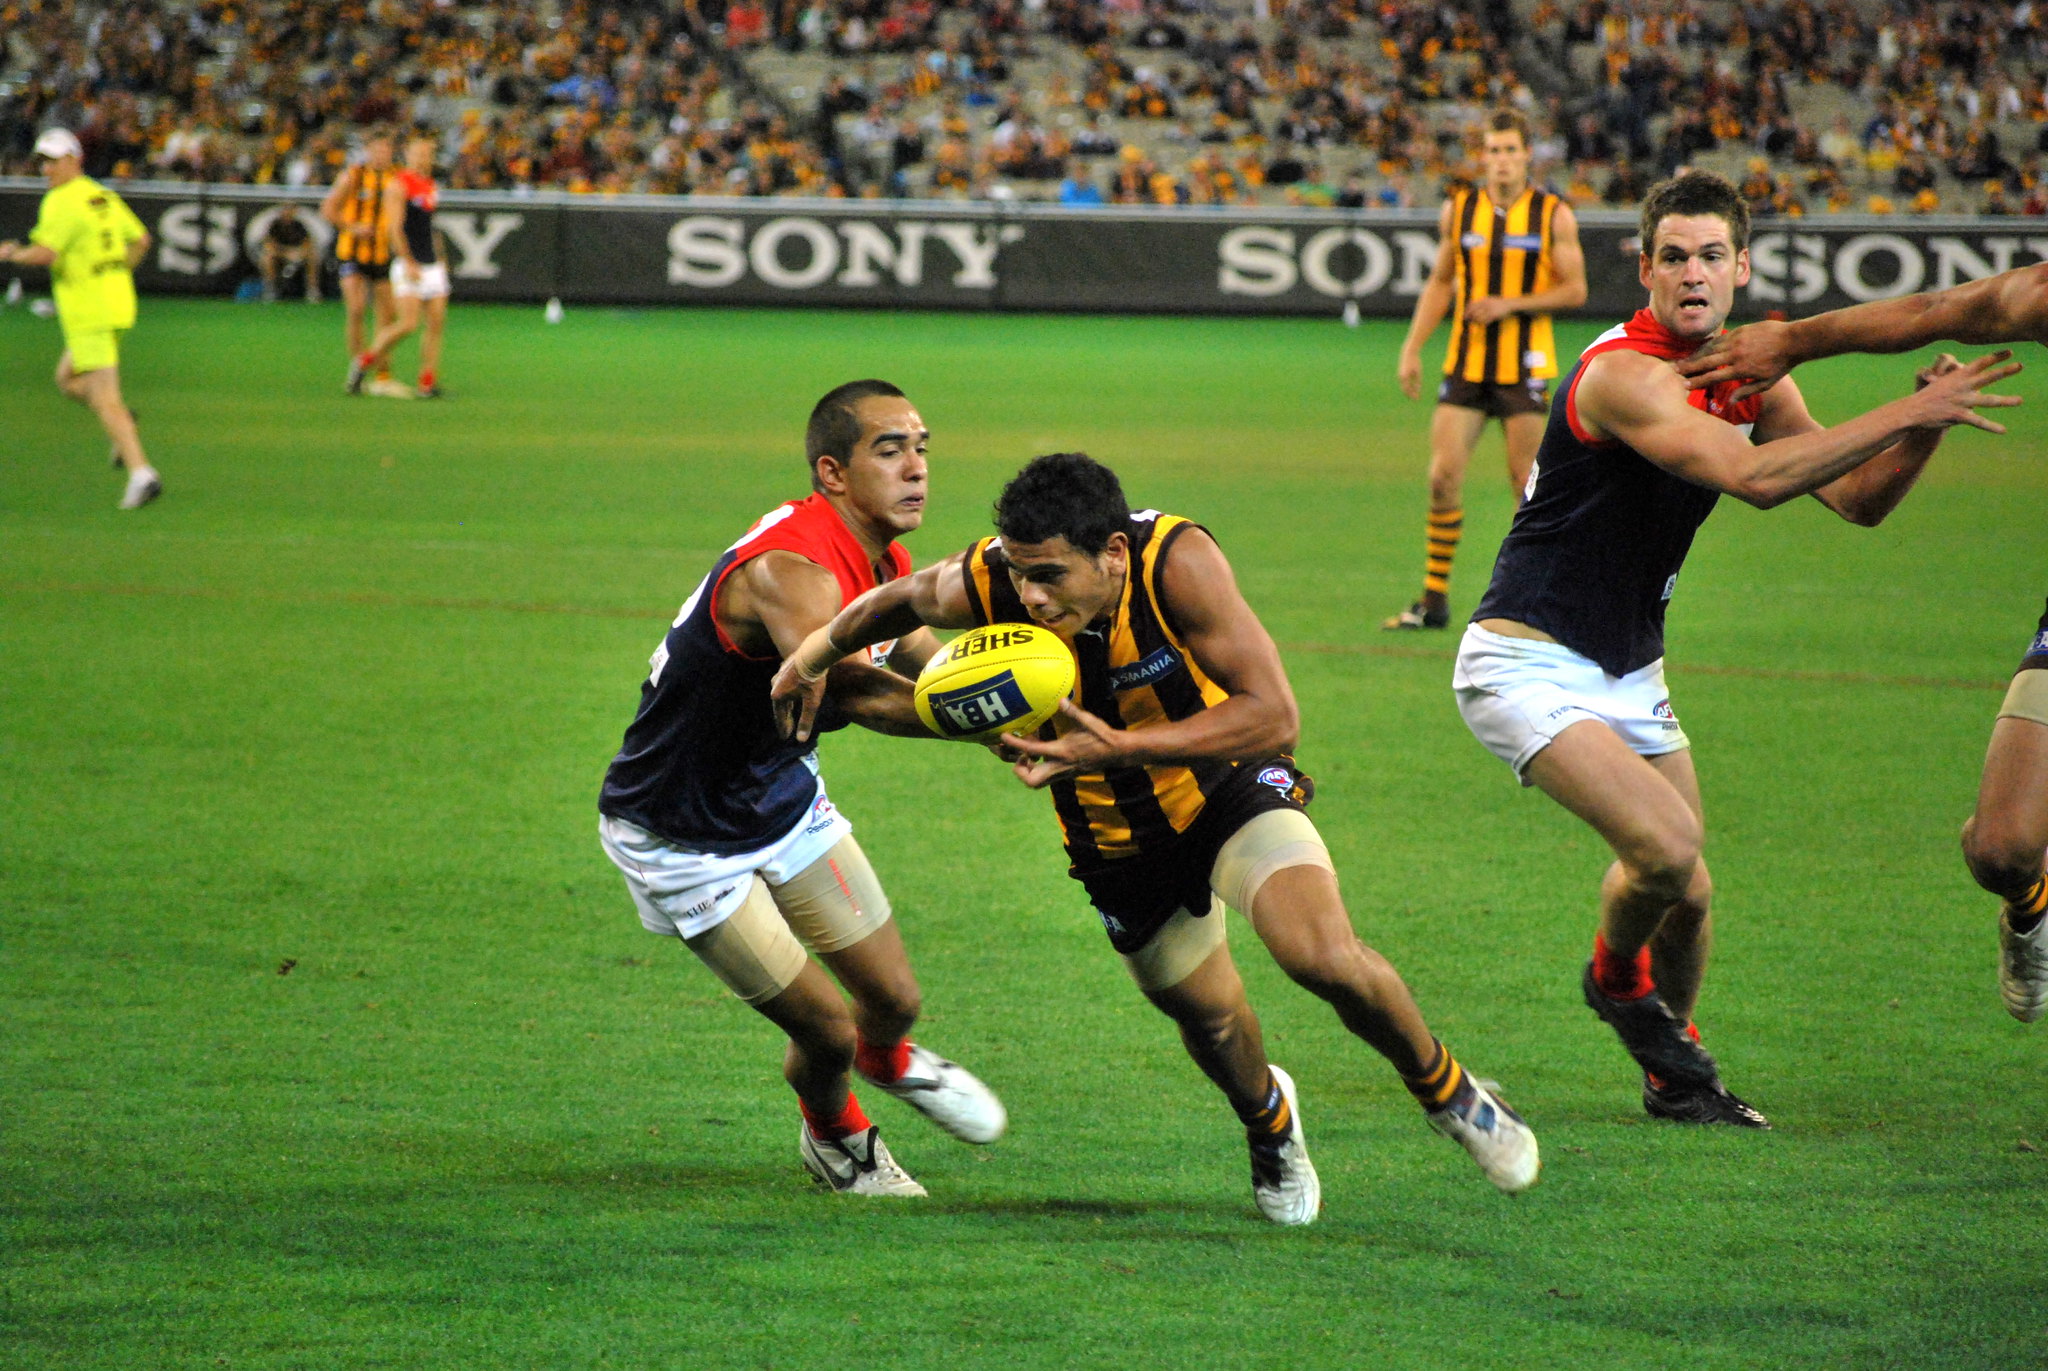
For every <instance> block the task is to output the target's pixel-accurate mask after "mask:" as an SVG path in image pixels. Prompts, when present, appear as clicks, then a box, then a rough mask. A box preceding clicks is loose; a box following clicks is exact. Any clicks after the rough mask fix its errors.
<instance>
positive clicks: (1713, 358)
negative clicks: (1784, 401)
mask: <svg viewBox="0 0 2048 1371" xmlns="http://www.w3.org/2000/svg"><path fill="white" fill-rule="evenodd" d="M1791 342H1792V326H1791V325H1790V324H1786V323H1780V322H1779V321H1777V320H1775V319H1760V320H1758V321H1757V322H1756V323H1754V324H1744V325H1743V326H1742V327H1741V328H1739V329H1736V330H1735V331H1734V332H1733V333H1724V334H1722V335H1721V336H1720V337H1718V338H1716V339H1714V340H1713V341H1712V342H1711V343H1708V344H1707V345H1706V346H1705V347H1703V348H1701V349H1700V350H1699V351H1698V352H1695V353H1694V354H1693V355H1692V356H1690V357H1687V358H1683V359H1682V360H1680V362H1679V363H1678V374H1679V375H1680V376H1683V377H1684V378H1685V383H1686V385H1688V386H1690V387H1691V388H1692V389H1694V390H1705V389H1706V388H1707V387H1708V386H1712V385H1719V384H1720V383H1721V382H1723V381H1741V382H1742V383H1743V384H1742V385H1741V386H1740V387H1738V388H1737V389H1736V392H1735V395H1734V397H1733V398H1735V399H1737V400H1741V399H1744V398H1746V397H1748V396H1751V395H1755V394H1757V393H1759V392H1761V391H1766V390H1769V389H1770V388H1771V387H1772V386H1774V385H1776V384H1778V382H1779V381H1781V380H1783V379H1784V376H1785V373H1786V372H1788V371H1790V370H1792V367H1793V364H1794V362H1795V361H1796V360H1797V359H1796V358H1794V357H1793V356H1792V347H1791Z"/></svg>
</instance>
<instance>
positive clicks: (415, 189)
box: [397, 170, 441, 266]
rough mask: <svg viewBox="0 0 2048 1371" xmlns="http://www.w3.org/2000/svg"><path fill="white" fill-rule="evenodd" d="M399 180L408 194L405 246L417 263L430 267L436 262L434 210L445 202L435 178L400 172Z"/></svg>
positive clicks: (406, 200)
mask: <svg viewBox="0 0 2048 1371" xmlns="http://www.w3.org/2000/svg"><path fill="white" fill-rule="evenodd" d="M397 179H398V184H399V187H400V189H402V190H403V191H404V192H405V219H404V222H403V223H402V225H401V231H402V232H403V233H404V234H405V246H406V248H407V250H409V251H410V252H411V253H412V260H413V261H415V262H418V263H419V264H420V265H421V266H426V265H428V264H429V263H431V262H433V261H434V260H435V257H434V207H435V206H436V205H438V204H440V203H441V192H440V191H439V190H438V189H436V187H435V185H434V178H433V177H431V176H422V175H420V174H419V173H418V172H416V171H410V170H406V171H400V172H399V173H398V178H397Z"/></svg>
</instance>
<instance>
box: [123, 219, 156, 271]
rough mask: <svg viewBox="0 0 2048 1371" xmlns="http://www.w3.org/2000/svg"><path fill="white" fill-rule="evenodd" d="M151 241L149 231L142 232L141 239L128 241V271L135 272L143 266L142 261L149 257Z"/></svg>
mask: <svg viewBox="0 0 2048 1371" xmlns="http://www.w3.org/2000/svg"><path fill="white" fill-rule="evenodd" d="M150 241H151V240H150V236H149V230H148V229H144V230H143V231H142V236H141V237H140V238H130V239H129V240H128V270H130V271H133V270H135V268H137V267H139V266H141V265H142V259H143V258H145V257H147V256H149V244H150Z"/></svg>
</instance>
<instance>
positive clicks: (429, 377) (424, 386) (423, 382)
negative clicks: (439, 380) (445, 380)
mask: <svg viewBox="0 0 2048 1371" xmlns="http://www.w3.org/2000/svg"><path fill="white" fill-rule="evenodd" d="M433 388H434V373H433V372H431V371H423V372H421V373H420V389H421V390H432V389H433Z"/></svg>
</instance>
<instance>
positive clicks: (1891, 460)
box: [1752, 354, 1962, 528]
mask: <svg viewBox="0 0 2048 1371" xmlns="http://www.w3.org/2000/svg"><path fill="white" fill-rule="evenodd" d="M1942 361H1943V362H1945V363H1946V364H1947V365H1945V366H1943V365H1941V364H1940V363H1937V364H1936V366H1933V367H1928V368H1926V369H1924V370H1922V371H1921V372H1920V373H1919V375H1918V377H1917V378H1916V379H1917V384H1918V386H1920V387H1924V386H1925V385H1926V384H1927V383H1928V382H1929V381H1931V380H1933V379H1934V377H1936V376H1938V375H1943V374H1946V373H1947V372H1949V371H1953V370H1954V369H1955V368H1957V367H1959V366H1961V365H1962V363H1960V362H1958V361H1956V359H1955V358H1953V357H1949V356H1947V355H1946V354H1944V356H1943V358H1942ZM1763 403H1764V410H1763V414H1762V415H1761V416H1760V417H1759V418H1758V419H1757V425H1756V432H1755V433H1754V434H1753V435H1752V437H1754V438H1755V439H1757V440H1758V441H1762V442H1770V441H1775V440H1777V439H1779V438H1796V437H1799V436H1800V435H1801V434H1806V433H1817V432H1819V431H1820V430H1821V428H1822V424H1821V422H1820V420H1818V419H1816V418H1814V417H1813V415H1812V414H1811V413H1809V412H1808V410H1807V408H1806V397H1805V396H1804V395H1803V394H1801V393H1800V390H1799V386H1798V384H1797V383H1796V382H1794V381H1793V380H1792V379H1791V378H1789V377H1787V378H1786V379H1785V380H1784V381H1783V382H1782V383H1780V384H1779V385H1777V386H1775V387H1773V388H1772V389H1771V391H1770V393H1769V394H1768V395H1766V396H1765V397H1764V402H1763ZM1941 435H1942V430H1940V429H1924V428H1916V429H1913V430H1911V431H1910V432H1908V433H1907V434H1906V435H1905V436H1904V437H1902V438H1900V439H1899V440H1898V441H1897V442H1896V443H1893V444H1892V445H1891V446H1890V447H1888V448H1885V449H1883V450H1882V451H1880V452H1878V453H1877V454H1876V455H1874V456H1872V457H1869V458H1866V459H1865V460H1864V462H1863V464H1862V465H1860V466H1857V467H1852V468H1851V469H1850V470H1849V471H1848V473H1847V474H1845V475H1843V476H1839V477H1837V478H1836V479H1835V480H1832V481H1830V482H1828V483H1827V484H1826V485H1824V486H1822V487H1820V488H1819V489H1818V490H1815V491H1814V492H1813V498H1814V499H1816V500H1818V501H1820V502H1821V503H1822V504H1824V505H1826V506H1827V507H1828V508H1829V509H1831V510H1833V511H1834V512H1835V513H1837V514H1839V515H1841V516H1842V517H1843V518H1844V519H1847V520H1848V521H1849V522H1850V523H1852V524H1856V525H1858V526H1859V527H1862V528H1875V527H1876V526H1877V525H1879V524H1881V523H1883V522H1884V520H1885V516H1887V515H1889V514H1890V513H1891V512H1892V511H1893V510H1895V509H1897V508H1898V507H1899V502H1900V501H1902V500H1904V499H1905V498H1906V496H1907V495H1908V494H1909V493H1910V492H1911V491H1912V489H1913V486H1914V483H1915V482H1917V481H1918V480H1919V479H1920V473H1921V472H1922V471H1924V470H1926V468H1927V463H1928V461H1929V459H1931V458H1932V457H1933V456H1934V450H1935V449H1936V448H1937V447H1939V446H1941Z"/></svg>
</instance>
